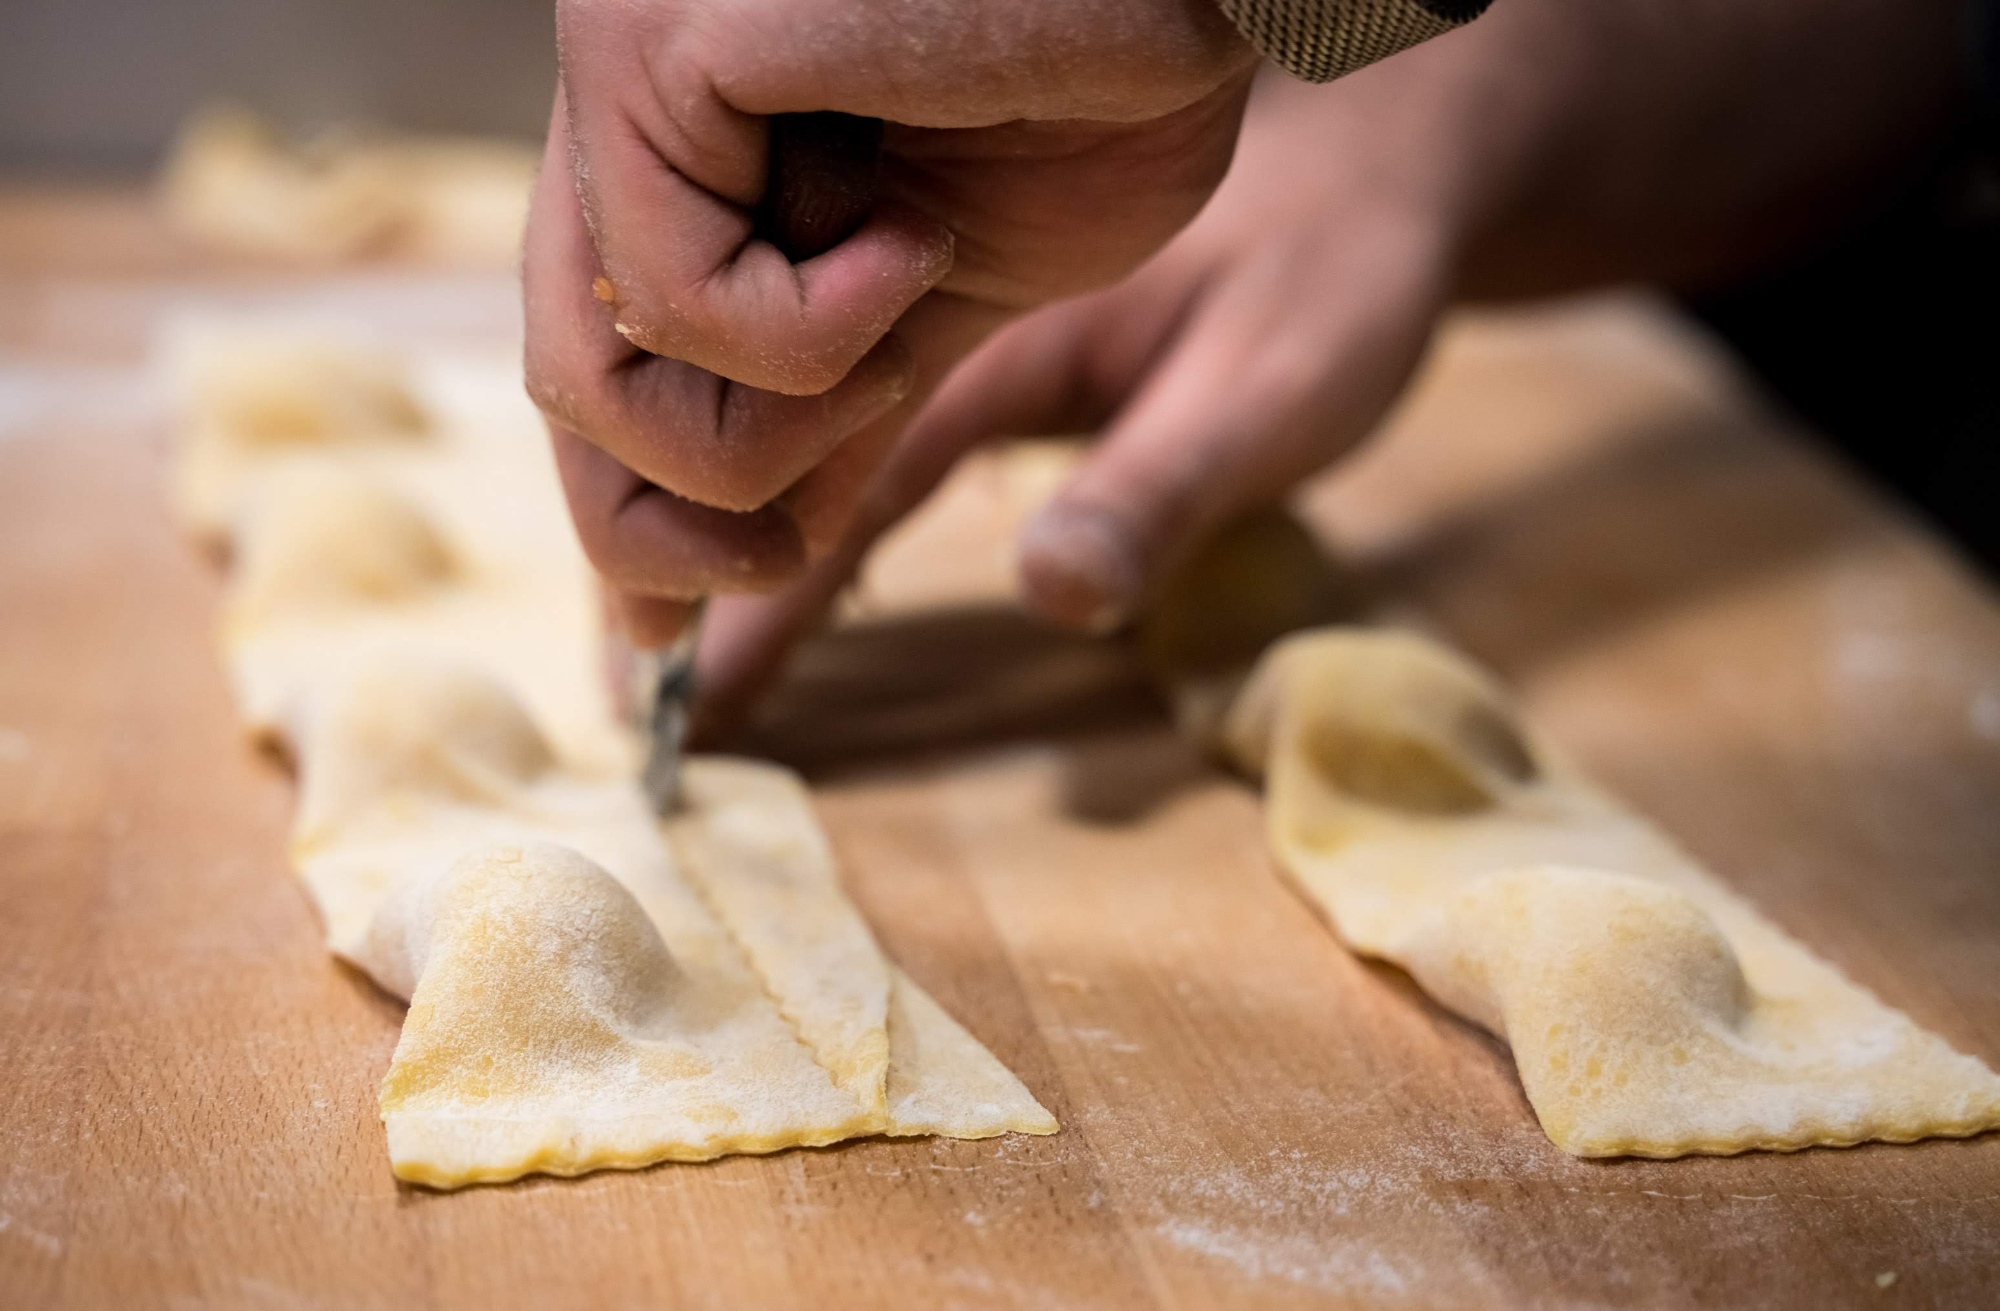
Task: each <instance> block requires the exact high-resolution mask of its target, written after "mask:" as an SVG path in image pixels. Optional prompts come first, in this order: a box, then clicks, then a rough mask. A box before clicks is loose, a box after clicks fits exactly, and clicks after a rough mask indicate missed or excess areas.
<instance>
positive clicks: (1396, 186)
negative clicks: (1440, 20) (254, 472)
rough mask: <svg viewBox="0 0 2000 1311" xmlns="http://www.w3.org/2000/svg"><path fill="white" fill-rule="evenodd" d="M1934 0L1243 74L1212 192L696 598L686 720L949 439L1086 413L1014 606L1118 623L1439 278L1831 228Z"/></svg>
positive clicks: (777, 657)
mask: <svg viewBox="0 0 2000 1311" xmlns="http://www.w3.org/2000/svg"><path fill="white" fill-rule="evenodd" d="M1952 12H1953V5H1952V3H1951V0H1921V3H1920V4H1916V5H1911V4H1906V3H1901V2H1900V0H1771V3H1770V4H1767V5H1763V6H1751V7H1744V6H1741V5H1734V4H1728V3H1708V2H1707V0H1630V2H1629V3H1627V4H1624V5H1620V6H1614V7H1611V8H1610V9H1607V8H1605V7H1603V6H1601V5H1599V4H1597V3H1596V0H1501V3H1499V4H1497V5H1496V6H1495V7H1494V9H1493V11H1492V12H1490V13H1489V14H1487V16H1486V17H1484V18H1482V19H1481V20H1480V21H1479V22H1477V23H1474V24H1472V25H1470V26H1469V27H1467V28H1465V29H1463V30H1461V31H1458V32H1454V33H1450V34H1448V35H1446V36H1443V37H1440V38H1438V39H1437V40H1436V41H1433V42H1431V43H1429V44H1428V45H1426V46H1423V47H1420V48H1418V49H1415V50H1410V51H1407V52H1405V53H1403V54H1401V55H1399V56H1397V57H1396V58H1394V59H1392V60H1388V61H1385V62H1384V63H1382V64H1380V65H1377V66H1375V67H1372V68H1368V69H1364V70H1362V71H1361V72H1358V73H1356V74H1354V75H1352V76H1350V77H1348V78H1344V79H1342V80H1341V81H1340V82H1337V83H1335V84H1333V85H1331V86H1327V87H1304V86H1300V85H1298V84H1295V83H1288V82H1285V81H1282V80H1278V79H1272V80H1270V81H1269V82H1267V83H1266V84H1264V85H1261V86H1260V88H1259V91H1258V95H1257V98H1256V99H1255V101H1254V102H1253V104H1252V106H1251V109H1250V112H1249V114H1248V116H1247V118H1246V121H1245V125H1244V129H1243V140H1242V143H1241V145H1240V147H1239V150H1238V156H1237V160H1236V163H1235V165H1234V167H1233V168H1232V170H1231V171H1230V173H1229V175H1228V178H1227V179H1226V181H1225V182H1224V183H1223V185H1222V187H1221V188H1220V190H1219V191H1218V192H1217V193H1216V195H1215V198H1214V200H1213V201H1212V202H1211V203H1210V205H1209V207H1208V208H1207V209H1206V210H1205V211H1204V212H1203V213H1202V214H1201V216H1200V217H1199V218H1198V219H1197V220H1196V221H1195V222H1194V223H1193V224H1192V225H1191V226H1190V227H1189V228H1188V230H1187V231H1186V232H1185V233H1183V234H1182V235H1181V236H1180V237H1179V238H1178V239H1177V240H1175V241H1174V243H1173V244H1172V245H1170V246H1169V247H1167V248H1166V249H1165V250H1164V251H1162V252H1161V254H1160V255H1159V256H1157V257H1156V258H1155V259H1154V260H1153V261H1152V262H1151V263H1149V264H1147V265H1146V266H1145V267H1144V268H1142V269H1141V270H1140V271H1139V272H1138V273H1137V274H1135V275H1134V276H1133V277H1132V278H1131V279H1130V280H1128V281H1127V282H1126V283H1124V284H1123V285H1120V286H1117V287H1114V288H1112V289H1110V290H1108V291H1104V292H1099V293H1096V294H1094V295H1089V296H1085V297H1082V298H1079V299H1075V300H1071V301H1068V302H1064V303H1061V304H1057V305H1052V306H1050V307H1048V308H1047V309H1044V310H1042V311H1040V312H1039V313H1037V314H1034V315H1031V316H1030V317H1028V318H1025V319H1022V320H1020V321H1018V322H1016V323H1014V324H1013V325H1012V326H1010V327H1008V328H1007V329H1005V330H1004V331H1002V332H1000V333H999V334H998V335H996V336H994V337H993V338H992V339H991V340H990V341H989V342H987V343H986V345H985V346H984V347H983V348H981V349H980V350H979V351H978V353H977V354H975V355H973V356H972V357H971V358H970V359H968V360H967V361H966V362H965V363H964V365H963V366H961V367H960V369H959V370H958V371H957V372H956V373H954V374H953V375H952V376H951V377H950V378H949V379H948V380H947V381H946V382H945V384H944V385H943V387H942V388H941V389H940V390H939V391H938V393H937V395H936V396H935V398H934V399H933V400H932V401H931V403H930V404H929V406H928V407H927V408H926V409H925V410H924V411H923V412H922V413H921V414H920V416H919V417H918V418H917V419H916V420H915V421H914V422H913V423H912V425H911V426H910V428H909V431H908V433H907V435H906V436H905V438H904V440H903V442H902V444H901V445H900V446H899V448H898V449H897V451H896V452H895V454H894V456H893V457H892V458H891V459H890V461H889V462H888V463H887V464H886V465H885V466H884V468H883V469H882V472H881V474H880V475H879V476H878V477H877V479H876V480H875V483H874V485H873V486H872V487H871V488H870V489H869V491H868V493H867V497H866V499H865V501H864V502H863V503H862V506H861V509H860V512H859V513H858V514H857V515H856V516H855V517H854V520H853V524H852V527H851V529H850V531H849V533H848V535H847V537H846V538H845V540H843V541H842V543H841V544H840V546H839V548H838V549H837V550H835V551H834V552H832V553H831V554H830V555H829V556H828V557H827V558H826V559H825V560H824V561H823V562H822V563H820V564H819V565H817V566H816V567H815V568H814V569H813V570H812V572H811V573H810V574H808V575H807V576H806V577H805V578H803V579H801V580H800V581H799V582H798V583H796V584H794V585H792V586H791V587H789V588H788V589H787V590H785V591H784V592H783V593H780V594H778V595H776V596H771V597H761V598H748V597H745V598H731V599H729V600H728V601H726V602H719V603H718V604H717V605H716V607H715V611H714V613H713V615H712V617H711V619H710V621H709V625H708V629H707V631H706V633H705V634H704V639H705V640H704V648H703V651H702V655H701V671H702V679H703V684H704V692H703V703H702V705H701V706H700V707H699V708H698V722H697V732H698V734H700V735H703V736H708V737H713V736H714V735H715V734H716V733H718V732H720V731H722V730H725V729H726V728H727V727H728V726H729V725H730V723H731V722H732V721H734V720H735V719H737V718H739V717H740V716H741V714H742V713H743V712H744V711H745V709H746V708H747V706H748V705H749V703H750V701H751V699H752V698H753V697H754V695H755V693H756V692H757V691H758V690H759V689H761V687H762V686H763V685H764V684H765V683H766V682H768V680H769V679H770V678H771V677H772V676H773V674H774V673H775V671H776V670H777V668H778V667H779V665H780V664H781V662H782V660H783V657H784V654H785V653H786V651H787V650H788V648H789V647H790V646H791V645H792V644H793V643H794V642H796V641H797V640H798V639H799V638H800V637H802V636H803V635H804V634H806V633H807V632H809V631H811V630H812V628H814V627H815V626H816V625H817V623H818V622H819V621H820V619H821V617H822V616H823V615H824V613H825V611H826V609H827V607H828V606H829V605H830V604H831V602H832V600H833V598H834V597H835V596H836V595H837V593H838V591H839V589H840V588H841V587H842V586H843V585H844V584H845V583H846V581H847V580H848V578H850V577H851V576H852V573H853V571H854V570H855V568H856V567H857V566H858V565H859V562H860V561H861V559H862V557H863V556H864V555H865V553H866V550H867V548H868V546H869V545H870V544H871V543H872V542H873V541H874V539H875V538H876V537H877V536H878V535H879V534H880V533H881V532H883V531H884V530H886V529H887V528H888V527H889V526H890V525H891V524H893V523H894V522H895V521H896V520H897V519H898V518H900V517H901V516H902V515H903V514H905V513H907V512H908V510H910V509H911V508H912V507H914V506H915V505H916V504H917V503H918V502H919V501H921V500H922V499H923V497H924V496H925V495H926V494H928V492H929V491H930V489H931V488H932V487H933V486H935V485H936V483H937V482H938V481H939V480H940V479H941V478H942V477H943V476H944V474H945V473H946V472H948V471H949V469H950V468H951V465H952V463H953V462H954V461H955V460H956V459H957V458H958V457H959V456H960V455H961V454H963V453H964V452H965V451H966V450H968V449H970V448H971V447H973V446H976V445H978V444H979V443H981V442H983V441H986V440H988V439H990V438H993V437H997V436H1002V435H1030V434H1033V433H1038V432H1078V431H1089V430H1095V429H1098V428H1102V429H1103V430H1104V436H1103V440H1102V441H1101V442H1100V443H1099V445H1098V447H1097V449H1096V451H1095V452H1094V453H1093V455H1092V456H1091V458H1090V459H1089V460H1088V462H1087V463H1086V464H1085V465H1084V467H1083V468H1082V469H1081V470H1080V471H1079V472H1078V473H1077V474H1076V475H1075V476H1074V478H1073V480H1072V481H1071V482H1070V483H1069V484H1068V485H1067V486H1066V487H1065V488H1064V489H1063V490H1062V492H1061V493H1060V494H1059V495H1058V496H1057V497H1056V499H1055V500H1054V502H1053V503H1052V504H1051V505H1050V506H1049V507H1048V508H1047V509H1045V510H1044V511H1043V512H1042V513H1041V514H1040V515H1039V516H1038V517H1037V518H1036V519H1035V520H1034V521H1033V522H1032V523H1031V524H1030V526H1029V527H1028V529H1027V530H1026V532H1025V534H1024V537H1023V541H1022V543H1021V568H1022V574H1023V580H1024V583H1025V590H1026V594H1027V599H1028V602H1029V604H1030V605H1031V606H1033V607H1034V608H1036V609H1037V610H1039V611H1040V612H1042V613H1043V614H1044V615H1047V616H1048V617H1050V618H1053V619H1056V620H1058V621H1060V622H1064V623H1067V624H1070V625H1074V626H1077V627H1081V628H1085V629H1090V630H1103V629H1107V628H1111V627H1115V626H1117V625H1118V624H1119V623H1121V622H1122V621H1123V620H1124V619H1126V618H1127V617H1129V616H1130V615H1131V613H1132V611H1133V610H1134V608H1135V607H1136V606H1138V605H1139V604H1141V603H1142V602H1143V600H1144V599H1145V597H1146V595H1147V593H1148V591H1149V589H1151V588H1152V587H1154V586H1155V585H1156V584H1157V582H1158V581H1159V580H1160V579H1161V578H1162V577H1164V576H1165V575H1166V574H1167V573H1168V572H1169V571H1170V570H1171V569H1172V567H1173V566H1174V565H1175V564H1176V563H1178V562H1179V561H1180V560H1181V559H1183V558H1185V557H1186V555H1187V554H1188V553H1189V552H1190V551H1191V550H1192V549H1194V547H1195V546H1197V545H1198V544H1199V542H1200V541H1201V539H1202V538H1203V537H1204V536H1205V535H1206V534H1207V533H1208V532H1210V531H1211V530H1212V529H1213V528H1214V527H1215V526H1216V525H1218V524H1219V523H1221V522H1222V521H1224V520H1225V519H1227V518H1229V517H1231V516H1233V515H1234V514H1235V513H1236V512H1238V511H1239V510H1241V509H1243V508H1244V507H1246V506H1248V505H1250V504H1253V503H1255V502H1257V501H1259V500H1263V499H1269V498H1274V497H1277V496H1280V495H1282V494H1283V493H1284V492H1285V491H1286V489H1288V488H1289V487H1290V486H1291V485H1292V484H1293V483H1294V482H1296V481H1297V480H1299V479H1301V478H1303V477H1305V476H1306V475H1308V474H1310V473H1312V472H1313V471H1314V470H1316V469H1319V468H1320V467H1322V466H1323V465H1325V464H1326V463H1327V462H1328V461H1330V460H1333V459H1335V458H1337V457H1338V456H1339V455H1340V454H1342V453H1343V452H1345V451H1346V450H1348V449H1349V448H1350V447H1351V446H1352V445H1353V444H1354V443H1355V442H1356V441H1358V440H1360V439H1361V438H1362V437H1363V436H1364V435H1365V434H1366V433H1367V432H1368V430H1369V429H1370V428H1371V427H1372V426H1373V425H1374V423H1375V422H1376V420H1377V419H1378V418H1379V417H1380V416H1381V414H1382V412H1383V411H1384V409H1385V408H1386V407H1387V406H1388V405H1389V403H1390V402H1391V401H1392V400H1393V399H1394V397H1395V396H1396V394H1397V393H1398V391H1399V390H1400V389H1401V388H1402V386H1403V385H1404V383H1405V382H1406V380H1407V378H1408V377H1409V374H1410V372H1411V371H1412V369H1413V368H1414V366H1415V364H1416V363H1417V361H1418V360H1419V358H1420V357H1421V355H1422V352H1423V349H1424V345H1425V343H1426V341H1427V340H1428V338H1429V336H1430V334H1431V332H1432V329H1433V326H1434V324H1435V322H1436V320H1437V317H1438V315H1439V313H1440V312H1441V310H1442V308H1443V306H1444V304H1445V303H1446V301H1447V299H1448V297H1449V296H1451V295H1453V294H1455V293H1456V294H1464V293H1466V292H1468V291H1470V292H1471V293H1473V294H1490V295H1501V296H1510V297H1511V296H1525V295H1537V294H1546V293H1548V292H1552V291H1560V290H1567V289H1570V288H1574V287H1580V286H1587V285H1591V284H1593V283H1598V282H1604V281H1610V280H1614V279H1620V278H1644V277H1650V278H1660V279H1665V280H1670V281H1674V282H1678V283H1681V284H1684V285H1685V284H1698V283H1701V282H1706V281H1713V280H1716V279H1719V278H1723V277H1727V276H1729V275H1731V274H1732V273H1733V272H1735V271H1738V270H1741V269H1743V268H1746V267H1751V266H1754V265H1755V264H1756V263H1757V262H1758V261H1760V260H1762V259H1765V258H1768V257H1769V255H1770V254H1771V253H1772V252H1774V251H1778V250H1782V249H1784V248H1786V246H1787V245H1789V244H1791V243H1795V242H1797V241H1798V240H1801V239H1803V238H1805V237H1808V236H1810V234H1811V233H1812V232H1813V231H1814V230H1815V226H1814V225H1825V224H1827V223H1830V222H1836V221H1838V220H1839V217H1840V215H1842V214H1844V213H1846V212H1848V211H1849V210H1850V209H1851V207H1852V205H1853V204H1854V202H1855V199H1856V198H1857V197H1861V196H1865V195H1866V194H1867V188H1868V187H1869V186H1871V185H1874V184H1876V183H1878V182H1879V179H1880V178H1881V176H1882V175H1883V172H1884V170H1885V168H1886V167H1891V166H1893V163H1894V160H1895V159H1896V158H1897V154H1896V152H1897V151H1899V150H1906V149H1908V147H1909V145H1910V143H1911V142H1912V141H1913V140H1917V139H1921V135H1922V133H1923V132H1924V131H1926V130H1927V129H1928V127H1929V126H1930V125H1933V124H1935V122H1936V120H1937V118H1938V116H1939V114H1940V113H1941V107H1942V106H1943V105H1944V104H1945V103H1947V102H1948V97H1949V95H1950V92H1951V87H1952V83H1951V77H1950V69H1951V66H1952V60H1953V56H1954V52H1953V49H1952V46H1951V42H1950V33H1951V31H1952V27H1951V17H1950V16H1951V14H1952Z"/></svg>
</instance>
